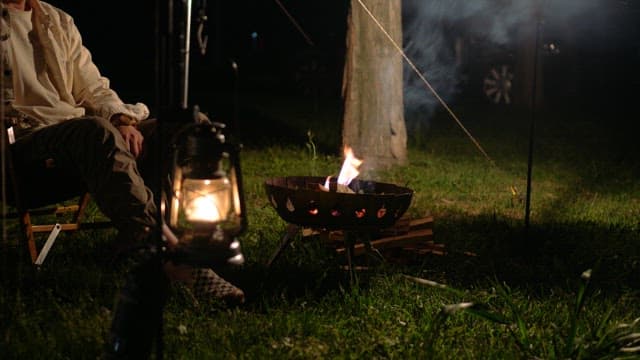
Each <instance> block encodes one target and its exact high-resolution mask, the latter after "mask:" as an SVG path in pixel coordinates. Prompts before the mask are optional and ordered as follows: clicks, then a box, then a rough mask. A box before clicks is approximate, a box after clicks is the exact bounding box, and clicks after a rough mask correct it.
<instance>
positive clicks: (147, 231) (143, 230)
mask: <svg viewBox="0 0 640 360" xmlns="http://www.w3.org/2000/svg"><path fill="white" fill-rule="evenodd" d="M0 6H1V7H2V19H1V24H0V25H1V27H0V31H1V34H0V46H1V48H0V50H1V54H2V61H3V63H4V67H5V71H4V74H3V76H4V78H3V79H2V80H3V81H2V84H3V88H2V92H3V99H4V101H5V114H4V118H5V120H6V121H8V122H9V123H10V126H11V127H12V131H13V135H14V137H15V142H14V143H13V144H12V145H10V146H11V147H12V148H11V150H12V154H13V156H14V162H15V163H16V164H26V166H30V164H36V163H41V162H43V161H45V160H46V159H52V160H53V162H54V163H55V167H56V168H59V169H62V172H64V173H69V174H73V175H74V176H76V177H77V179H78V180H79V181H80V182H81V183H82V185H83V186H84V187H85V188H86V189H87V190H88V191H89V193H90V194H91V195H92V197H93V199H94V200H95V202H96V204H97V205H98V207H99V209H100V210H101V211H102V212H103V213H104V214H105V215H106V216H108V217H109V218H110V219H111V221H112V223H113V224H114V226H115V227H116V228H117V230H118V238H119V243H120V244H125V245H126V246H124V248H125V249H127V250H128V254H133V256H131V258H132V259H134V261H133V262H134V265H132V267H131V270H130V278H129V279H128V280H127V281H126V282H125V285H124V287H123V289H122V290H121V296H120V297H119V300H118V305H117V307H116V308H117V309H118V310H117V311H116V313H115V315H114V316H115V317H114V324H113V328H114V331H113V332H114V337H121V338H122V339H113V340H112V341H113V343H114V344H115V343H117V344H118V345H117V347H118V348H119V349H120V350H122V348H124V347H126V346H125V345H124V344H125V343H126V336H127V334H129V335H131V334H133V335H134V336H135V329H133V328H126V327H127V326H130V325H131V321H129V322H127V324H128V325H121V324H120V325H119V321H120V320H119V319H121V318H122V317H123V316H124V317H126V316H138V314H137V313H136V311H137V310H131V309H139V308H140V307H144V306H145V305H144V304H145V301H148V302H149V304H151V305H153V304H155V303H157V302H158V301H157V300H155V299H154V297H156V296H160V295H159V294H161V293H163V289H164V287H166V286H167V284H168V280H169V279H177V278H181V279H183V280H185V281H186V283H187V284H190V285H191V286H193V288H194V291H198V294H196V295H199V296H215V297H222V298H226V299H231V300H235V301H238V302H241V301H242V300H243V298H244V294H243V292H242V290H240V289H238V288H236V287H234V286H233V285H231V284H229V283H227V282H225V281H224V280H223V279H221V278H220V277H219V276H217V275H216V274H215V273H214V272H213V271H212V270H211V269H194V268H189V267H187V266H173V265H172V264H171V263H167V262H166V261H164V260H162V261H160V260H158V259H157V257H156V256H153V254H154V253H155V252H156V251H155V250H156V247H157V246H158V243H159V242H160V240H159V236H158V235H157V234H158V233H159V232H158V231H157V226H156V225H157V219H156V217H157V206H156V203H155V202H154V194H153V193H152V191H151V190H150V189H149V187H148V186H147V185H146V184H145V181H144V180H143V176H142V175H141V173H140V171H139V169H141V168H142V167H143V165H144V162H149V161H158V158H157V157H154V156H153V154H147V152H148V150H149V149H148V148H147V147H146V143H147V141H145V135H147V136H149V134H151V133H152V131H151V130H150V129H153V127H154V126H153V125H154V122H153V121H152V120H147V118H148V116H149V110H148V108H147V106H146V105H144V104H142V103H137V104H126V103H124V102H123V101H122V100H121V99H120V98H119V96H118V95H117V93H116V92H115V91H114V90H112V89H111V88H110V85H109V81H108V79H106V78H105V77H103V76H102V75H101V74H100V72H99V70H98V68H97V67H96V65H95V64H94V63H93V62H92V59H91V55H90V53H89V51H88V50H87V49H86V48H85V47H84V46H83V44H82V40H81V36H80V33H79V31H78V29H77V27H76V26H75V24H74V21H73V19H72V18H71V16H69V15H68V14H67V13H65V12H64V11H62V10H60V9H58V8H56V7H54V6H52V5H50V4H48V3H45V2H43V1H38V0H2V3H1V5H0ZM34 168H37V166H34ZM156 197H157V195H156ZM126 253H127V252H124V253H123V254H126ZM185 273H186V274H187V275H186V276H184V274H185ZM132 299H133V300H132ZM132 302H133V303H132ZM149 304H147V305H149ZM136 306H138V308H136ZM156 310H157V311H161V309H156ZM152 315H153V314H151V315H148V316H152ZM139 316H143V315H139ZM123 326H124V328H123ZM122 351H127V350H122ZM143 351H144V350H143Z"/></svg>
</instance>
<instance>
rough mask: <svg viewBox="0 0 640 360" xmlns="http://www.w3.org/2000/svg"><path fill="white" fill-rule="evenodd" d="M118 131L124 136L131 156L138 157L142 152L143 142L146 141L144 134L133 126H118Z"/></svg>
mask: <svg viewBox="0 0 640 360" xmlns="http://www.w3.org/2000/svg"><path fill="white" fill-rule="evenodd" d="M118 131H120V134H122V137H123V138H124V142H125V143H126V144H127V147H128V149H129V151H130V152H131V154H133V156H134V157H138V155H140V153H141V152H142V142H143V141H144V137H143V136H142V133H140V131H138V129H136V128H135V126H132V125H120V126H118Z"/></svg>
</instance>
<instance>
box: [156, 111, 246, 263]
mask: <svg viewBox="0 0 640 360" xmlns="http://www.w3.org/2000/svg"><path fill="white" fill-rule="evenodd" d="M223 128H224V124H220V123H211V122H209V121H208V120H207V121H202V122H197V123H192V124H186V125H184V126H183V127H182V128H181V129H180V130H179V131H178V132H177V133H176V134H175V136H174V139H173V141H172V144H171V145H172V146H171V151H172V153H171V155H170V159H171V169H170V170H169V175H168V179H167V180H168V181H167V183H166V184H165V186H164V188H165V191H164V194H163V201H162V213H163V221H164V225H163V235H164V236H165V238H166V239H167V241H168V242H169V243H170V244H171V247H172V248H173V249H174V251H172V253H173V254H175V255H174V260H177V261H179V262H184V263H189V264H192V265H202V266H213V265H220V264H224V263H226V264H231V265H240V264H242V263H243V262H244V257H243V255H242V253H241V252H240V243H239V241H238V240H237V236H238V235H240V234H241V233H242V232H243V231H244V230H245V228H246V216H245V206H244V196H243V193H242V178H241V172H240V163H239V151H240V146H238V145H236V144H231V143H227V142H226V141H225V136H224V134H223V132H222V130H223Z"/></svg>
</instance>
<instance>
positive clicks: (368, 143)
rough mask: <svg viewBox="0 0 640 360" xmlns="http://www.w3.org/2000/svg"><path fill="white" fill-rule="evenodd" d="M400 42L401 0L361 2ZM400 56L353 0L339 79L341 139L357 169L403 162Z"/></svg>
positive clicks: (404, 144) (371, 168)
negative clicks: (359, 164) (356, 161)
mask: <svg viewBox="0 0 640 360" xmlns="http://www.w3.org/2000/svg"><path fill="white" fill-rule="evenodd" d="M362 1H363V3H364V4H365V5H366V7H367V8H368V9H369V11H370V12H371V13H372V14H373V15H374V17H375V18H376V19H377V20H378V21H379V22H380V24H381V25H382V27H383V28H384V29H385V31H386V32H387V33H388V34H389V35H390V36H391V37H392V38H393V39H394V41H395V42H396V43H397V44H398V45H399V46H402V14H401V5H402V4H401V3H402V2H401V0H362ZM402 91H403V85H402V56H401V54H400V53H399V52H398V51H397V49H396V48H395V47H394V45H393V44H392V42H391V41H389V39H388V38H387V36H386V35H385V34H384V32H383V31H382V30H381V29H380V28H379V27H378V25H376V23H375V21H374V20H373V19H372V18H371V16H369V14H368V13H367V12H366V10H365V9H364V8H363V6H362V5H361V4H360V3H359V1H358V0H352V1H351V10H350V13H349V20H348V29H347V53H346V57H345V67H344V78H343V99H344V117H343V127H342V143H343V145H345V146H350V147H351V148H353V151H354V153H355V156H356V157H359V158H361V159H363V160H364V162H363V164H362V167H361V170H362V171H363V172H366V171H367V170H375V169H379V168H386V167H389V166H391V165H402V164H406V162H407V131H406V127H405V122H404V103H403V94H402Z"/></svg>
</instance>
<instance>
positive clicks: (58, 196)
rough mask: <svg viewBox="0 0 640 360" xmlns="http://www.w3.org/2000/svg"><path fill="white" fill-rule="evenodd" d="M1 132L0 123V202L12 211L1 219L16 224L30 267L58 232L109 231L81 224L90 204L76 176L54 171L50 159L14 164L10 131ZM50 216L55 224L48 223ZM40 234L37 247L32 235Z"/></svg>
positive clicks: (96, 224)
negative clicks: (0, 178) (1, 195)
mask: <svg viewBox="0 0 640 360" xmlns="http://www.w3.org/2000/svg"><path fill="white" fill-rule="evenodd" d="M5 128H6V126H5V124H4V122H2V121H0V130H2V131H1V132H2V135H1V136H3V137H4V139H3V142H2V146H3V148H2V151H3V152H4V160H5V167H6V169H5V170H6V171H5V172H4V174H5V175H6V176H4V180H5V181H6V183H3V184H0V185H1V186H3V187H4V189H5V190H6V191H5V194H6V199H1V200H2V201H4V202H5V204H6V205H8V206H10V207H11V208H13V209H15V211H12V212H8V213H6V214H4V217H5V218H6V219H18V220H19V223H20V227H21V232H22V237H23V239H24V240H25V242H26V245H27V249H28V251H29V254H30V256H31V261H32V263H33V264H35V265H37V266H40V265H42V263H43V262H44V260H45V258H46V256H47V254H48V253H49V250H50V249H51V247H52V246H53V244H54V242H55V240H56V238H57V237H58V235H59V233H60V232H61V231H76V230H82V229H99V228H108V227H111V222H109V221H94V222H83V215H84V213H85V210H86V209H87V205H88V204H89V201H90V196H89V193H88V192H87V191H86V189H85V188H84V186H83V185H82V184H81V182H80V181H79V177H78V176H74V174H69V173H65V172H63V171H62V170H60V169H58V168H56V166H55V162H54V161H53V159H46V160H43V161H42V162H38V163H36V164H16V162H15V161H14V159H13V157H12V154H11V147H12V146H11V145H10V142H9V139H12V135H11V128H6V130H5ZM5 186H6V187H5ZM75 198H78V202H77V204H73V205H65V203H69V201H71V200H73V199H75ZM54 204H55V205H54ZM52 215H53V216H55V221H52V220H51V218H52ZM47 220H48V221H47ZM62 220H64V221H62ZM42 221H44V222H42ZM42 233H44V234H48V236H47V239H46V241H45V242H44V244H43V245H42V246H41V247H39V246H38V244H37V241H36V234H42Z"/></svg>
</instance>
